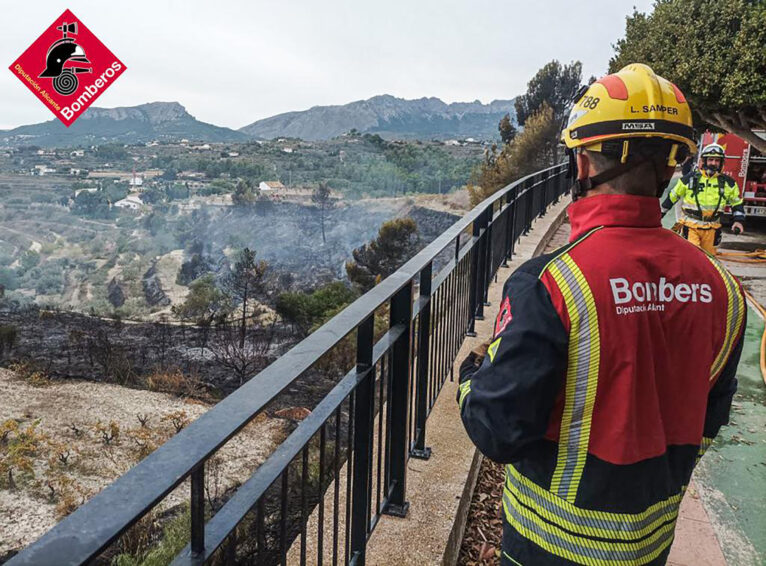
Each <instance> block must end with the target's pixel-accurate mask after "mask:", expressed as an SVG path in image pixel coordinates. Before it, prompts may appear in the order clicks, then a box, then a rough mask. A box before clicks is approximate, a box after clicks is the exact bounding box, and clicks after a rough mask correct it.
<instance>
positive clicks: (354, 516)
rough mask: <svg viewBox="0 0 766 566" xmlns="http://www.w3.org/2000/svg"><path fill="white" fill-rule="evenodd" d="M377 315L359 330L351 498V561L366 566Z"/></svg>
mask: <svg viewBox="0 0 766 566" xmlns="http://www.w3.org/2000/svg"><path fill="white" fill-rule="evenodd" d="M374 327H375V315H374V314H372V315H370V316H369V317H367V318H366V319H365V321H364V322H363V323H362V324H361V325H360V326H359V328H358V329H357V334H356V373H357V378H358V379H360V381H359V382H358V385H357V387H356V392H355V396H356V397H355V406H354V469H353V480H352V481H353V491H352V493H353V496H352V497H351V557H352V559H353V560H354V561H355V562H354V563H355V564H358V565H359V566H363V565H364V558H365V550H366V548H367V529H368V528H369V524H370V498H369V497H368V494H369V493H370V487H371V485H372V484H371V481H372V480H371V476H372V468H371V463H372V460H371V453H372V432H373V412H374V406H375V372H374V370H373V369H372V346H373V338H374Z"/></svg>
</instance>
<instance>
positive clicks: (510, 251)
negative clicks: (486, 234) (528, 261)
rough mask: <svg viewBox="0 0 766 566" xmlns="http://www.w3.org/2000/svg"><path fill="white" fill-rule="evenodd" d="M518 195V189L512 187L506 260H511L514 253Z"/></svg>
mask: <svg viewBox="0 0 766 566" xmlns="http://www.w3.org/2000/svg"><path fill="white" fill-rule="evenodd" d="M518 194H519V188H518V187H514V188H513V190H512V192H511V193H509V196H510V198H511V210H510V212H509V214H510V216H509V218H508V235H509V237H510V243H509V246H508V260H509V261H510V260H512V259H513V254H514V252H515V251H516V215H517V213H518V210H519V207H518V206H517V205H518V201H519V199H518Z"/></svg>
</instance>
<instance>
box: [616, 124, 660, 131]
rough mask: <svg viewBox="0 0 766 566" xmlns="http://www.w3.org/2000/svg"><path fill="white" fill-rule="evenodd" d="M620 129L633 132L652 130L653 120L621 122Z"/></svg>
mask: <svg viewBox="0 0 766 566" xmlns="http://www.w3.org/2000/svg"><path fill="white" fill-rule="evenodd" d="M622 129H623V130H627V131H633V132H635V131H645V130H654V122H623V123H622Z"/></svg>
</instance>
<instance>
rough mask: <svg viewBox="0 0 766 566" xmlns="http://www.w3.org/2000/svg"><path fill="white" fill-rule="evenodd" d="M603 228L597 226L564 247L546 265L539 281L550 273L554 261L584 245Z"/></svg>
mask: <svg viewBox="0 0 766 566" xmlns="http://www.w3.org/2000/svg"><path fill="white" fill-rule="evenodd" d="M601 228H603V226H596V227H595V228H593V229H592V230H590V231H589V232H587V233H586V234H583V235H582V236H580V237H579V238H577V239H576V240H575V241H574V242H572V243H570V244H567V245H566V246H564V248H563V249H562V250H561V252H560V253H558V254H556V255H555V256H554V257H552V258H551V260H550V261H549V262H548V263H546V264H545V267H543V269H542V271H540V275H538V276H537V278H538V279H542V278H543V275H545V273H546V272H547V271H548V268H550V266H551V264H552V263H553V262H554V261H556V260H557V259H559V258H560V257H561V256H563V255H564V254H566V253H569V251H570V250H572V249H573V248H574V247H575V246H577V245H578V244H580V243H582V242H583V241H584V240H585V239H586V238H588V236H590V235H591V234H593V233H594V232H597V231H598V230H601Z"/></svg>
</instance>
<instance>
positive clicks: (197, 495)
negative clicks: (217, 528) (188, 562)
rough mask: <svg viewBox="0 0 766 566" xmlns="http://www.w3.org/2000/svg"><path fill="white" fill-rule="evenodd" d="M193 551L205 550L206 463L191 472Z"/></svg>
mask: <svg viewBox="0 0 766 566" xmlns="http://www.w3.org/2000/svg"><path fill="white" fill-rule="evenodd" d="M191 552H192V556H199V555H200V554H202V553H203V552H205V463H204V462H202V463H201V464H200V465H199V467H198V468H197V469H196V470H194V471H193V472H192V473H191Z"/></svg>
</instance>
